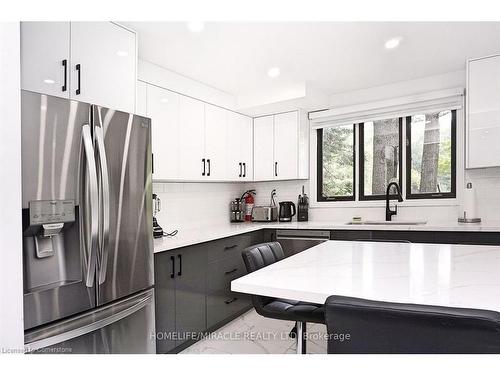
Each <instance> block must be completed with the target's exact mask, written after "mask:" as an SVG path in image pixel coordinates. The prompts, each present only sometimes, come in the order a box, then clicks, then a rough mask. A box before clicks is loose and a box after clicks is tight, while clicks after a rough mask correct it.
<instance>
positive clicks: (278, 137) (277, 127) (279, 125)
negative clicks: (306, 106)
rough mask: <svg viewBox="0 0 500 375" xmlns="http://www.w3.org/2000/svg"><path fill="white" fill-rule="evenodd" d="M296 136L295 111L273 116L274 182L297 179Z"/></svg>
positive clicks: (296, 115)
mask: <svg viewBox="0 0 500 375" xmlns="http://www.w3.org/2000/svg"><path fill="white" fill-rule="evenodd" d="M298 134H299V118H298V113H297V111H294V112H287V113H280V114H277V115H274V162H275V168H276V171H275V177H274V179H275V180H290V179H295V178H297V177H298Z"/></svg>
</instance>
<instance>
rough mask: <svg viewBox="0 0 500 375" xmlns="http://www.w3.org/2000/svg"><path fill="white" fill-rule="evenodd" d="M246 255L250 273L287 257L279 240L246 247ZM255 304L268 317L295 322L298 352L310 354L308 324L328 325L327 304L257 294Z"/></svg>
mask: <svg viewBox="0 0 500 375" xmlns="http://www.w3.org/2000/svg"><path fill="white" fill-rule="evenodd" d="M242 256H243V261H244V262H245V266H246V268H247V271H248V273H251V272H254V271H257V270H258V269H260V268H263V267H266V266H268V265H270V264H272V263H275V262H277V261H279V260H281V259H284V258H285V254H284V253H283V249H282V247H281V244H280V243H279V242H268V243H262V244H258V245H254V246H251V247H248V248H246V249H245V250H243V253H242ZM252 303H253V306H254V308H255V310H256V311H257V313H258V314H259V315H262V316H265V317H266V318H273V319H281V320H292V321H295V324H296V329H297V332H296V337H297V353H299V354H305V353H306V340H305V333H306V323H307V322H311V323H322V324H325V312H324V307H323V305H318V304H314V303H308V302H300V301H295V300H289V299H278V298H272V297H264V296H256V295H252Z"/></svg>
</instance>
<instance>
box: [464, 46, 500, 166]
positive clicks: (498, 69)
mask: <svg viewBox="0 0 500 375" xmlns="http://www.w3.org/2000/svg"><path fill="white" fill-rule="evenodd" d="M466 112H467V168H485V167H498V166H500V148H499V147H498V143H499V141H500V55H497V56H491V57H486V58H481V59H474V60H469V61H468V65H467V111H466Z"/></svg>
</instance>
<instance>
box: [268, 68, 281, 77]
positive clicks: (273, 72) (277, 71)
mask: <svg viewBox="0 0 500 375" xmlns="http://www.w3.org/2000/svg"><path fill="white" fill-rule="evenodd" d="M267 75H268V76H269V77H271V78H275V77H278V76H279V75H280V68H278V67H273V68H271V69H269V70H268V71H267Z"/></svg>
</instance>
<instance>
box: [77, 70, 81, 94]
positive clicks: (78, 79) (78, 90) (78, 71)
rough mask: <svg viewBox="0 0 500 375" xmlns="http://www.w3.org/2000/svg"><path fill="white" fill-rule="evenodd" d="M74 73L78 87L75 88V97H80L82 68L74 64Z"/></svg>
mask: <svg viewBox="0 0 500 375" xmlns="http://www.w3.org/2000/svg"><path fill="white" fill-rule="evenodd" d="M76 72H77V73H78V75H77V77H78V78H77V81H78V86H77V88H76V95H80V92H81V83H82V66H81V65H80V64H76Z"/></svg>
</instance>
